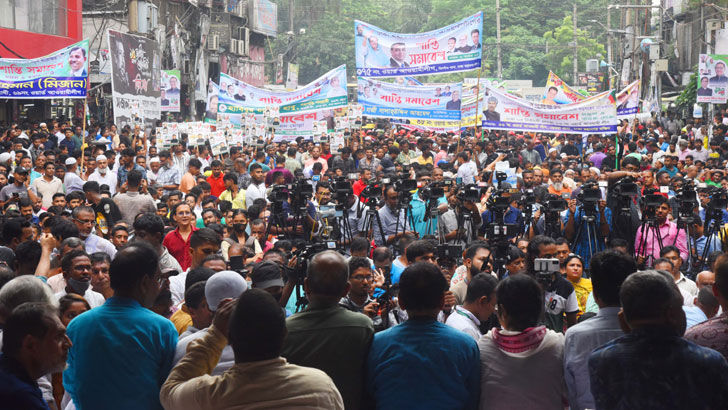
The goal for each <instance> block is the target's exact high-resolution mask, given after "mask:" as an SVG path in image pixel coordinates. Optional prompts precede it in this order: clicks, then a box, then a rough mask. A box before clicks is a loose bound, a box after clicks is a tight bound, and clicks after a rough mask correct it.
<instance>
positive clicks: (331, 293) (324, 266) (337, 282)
mask: <svg viewBox="0 0 728 410" xmlns="http://www.w3.org/2000/svg"><path fill="white" fill-rule="evenodd" d="M305 285H306V294H307V295H308V296H309V298H312V299H316V298H326V299H336V300H337V301H338V299H339V298H341V297H342V296H344V295H345V294H346V293H347V292H348V287H349V264H348V263H346V259H345V258H344V257H343V256H342V255H341V254H339V253H338V252H334V251H324V252H321V253H318V254H316V255H314V257H313V258H311V262H309V264H308V272H307V273H306V282H305Z"/></svg>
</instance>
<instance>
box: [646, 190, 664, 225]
mask: <svg viewBox="0 0 728 410" xmlns="http://www.w3.org/2000/svg"><path fill="white" fill-rule="evenodd" d="M663 198H664V197H663V196H662V195H661V194H660V193H659V191H658V190H656V189H653V188H647V189H645V191H644V196H643V197H642V201H643V202H644V211H643V212H642V218H643V219H645V220H654V219H655V218H656V212H657V208H659V207H660V205H662V202H663V201H664V199H663Z"/></svg>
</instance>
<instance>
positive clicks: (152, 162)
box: [147, 157, 162, 185]
mask: <svg viewBox="0 0 728 410" xmlns="http://www.w3.org/2000/svg"><path fill="white" fill-rule="evenodd" d="M160 168H162V161H160V160H159V157H152V158H149V170H148V171H147V179H149V185H156V184H157V175H159V169H160Z"/></svg>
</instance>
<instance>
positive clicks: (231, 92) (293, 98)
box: [218, 65, 348, 115]
mask: <svg viewBox="0 0 728 410" xmlns="http://www.w3.org/2000/svg"><path fill="white" fill-rule="evenodd" d="M347 103H348V101H347V92H346V65H341V66H339V67H337V68H335V69H333V70H331V71H329V72H328V73H326V74H324V75H323V76H321V77H319V78H318V79H316V80H315V81H313V82H312V83H309V84H307V85H306V86H304V87H302V88H299V89H298V90H295V91H270V90H263V89H261V88H257V87H254V86H252V85H250V84H247V83H245V82H243V81H240V80H237V79H235V78H233V77H231V76H229V75H227V74H222V73H221V74H220V91H219V93H218V112H219V113H229V114H242V113H249V112H252V113H256V114H263V113H264V112H265V111H266V110H270V108H271V107H278V108H279V111H280V114H281V115H285V114H294V113H296V114H299V113H306V112H312V111H317V110H322V109H333V108H342V107H346V105H347Z"/></svg>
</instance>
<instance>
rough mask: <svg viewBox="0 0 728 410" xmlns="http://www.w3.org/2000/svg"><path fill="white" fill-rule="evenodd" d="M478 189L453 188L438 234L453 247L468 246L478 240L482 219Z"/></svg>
mask: <svg viewBox="0 0 728 410" xmlns="http://www.w3.org/2000/svg"><path fill="white" fill-rule="evenodd" d="M479 201H480V190H479V189H478V188H477V187H473V186H470V187H467V186H466V187H453V189H452V190H451V192H450V196H449V197H448V210H447V212H445V213H444V214H442V216H441V217H440V221H439V224H438V228H437V229H438V232H439V234H440V235H441V236H443V237H444V238H445V241H446V242H447V243H449V244H452V245H459V244H463V245H464V244H467V243H469V242H471V241H473V240H474V239H475V238H476V234H477V232H478V230H479V229H480V225H481V223H482V218H481V215H480V212H478V207H477V206H476V205H475V204H476V203H477V202H479Z"/></svg>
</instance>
